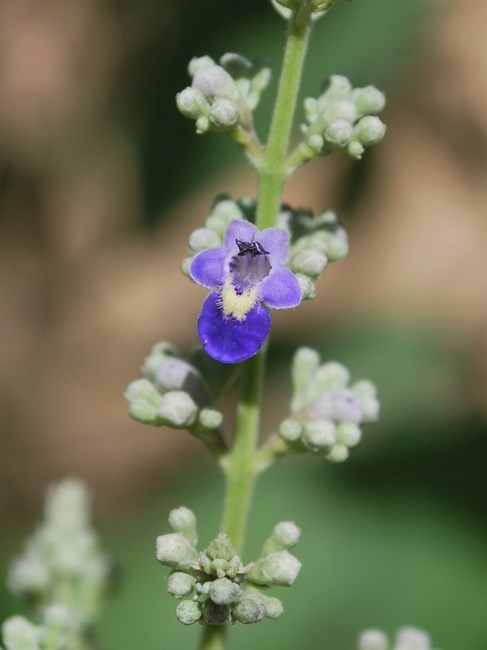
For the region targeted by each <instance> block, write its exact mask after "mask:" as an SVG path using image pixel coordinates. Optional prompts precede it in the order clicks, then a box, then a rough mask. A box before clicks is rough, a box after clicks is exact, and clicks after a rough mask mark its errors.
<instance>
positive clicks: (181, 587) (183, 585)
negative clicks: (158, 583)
mask: <svg viewBox="0 0 487 650" xmlns="http://www.w3.org/2000/svg"><path fill="white" fill-rule="evenodd" d="M195 583H196V579H195V578H193V576H190V575H189V574H188V573H182V572H181V571H175V572H174V573H171V575H170V576H169V578H168V580H167V590H168V592H169V593H170V594H171V596H174V598H186V597H187V596H189V595H190V594H191V592H192V591H193V589H194V586H195Z"/></svg>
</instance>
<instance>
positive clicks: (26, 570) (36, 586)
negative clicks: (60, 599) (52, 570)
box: [7, 555, 50, 598]
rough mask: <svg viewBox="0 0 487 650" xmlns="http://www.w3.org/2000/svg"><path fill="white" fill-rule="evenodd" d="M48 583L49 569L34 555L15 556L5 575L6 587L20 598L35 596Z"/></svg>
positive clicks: (43, 589) (42, 591)
mask: <svg viewBox="0 0 487 650" xmlns="http://www.w3.org/2000/svg"><path fill="white" fill-rule="evenodd" d="M49 583H50V576H49V569H48V567H47V566H46V564H45V563H44V562H43V561H42V560H41V559H40V558H39V557H37V556H35V555H25V556H22V557H18V558H16V559H15V560H14V561H13V562H12V564H11V566H10V568H9V572H8V575H7V587H8V589H9V590H10V591H11V592H12V593H13V594H15V595H16V596H19V597H21V598H35V597H38V596H40V595H41V594H43V593H44V592H45V591H46V590H47V588H48V586H49Z"/></svg>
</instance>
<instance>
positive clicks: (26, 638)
mask: <svg viewBox="0 0 487 650" xmlns="http://www.w3.org/2000/svg"><path fill="white" fill-rule="evenodd" d="M42 634H43V630H42V628H40V627H37V626H36V625H33V624H32V623H31V622H30V621H28V620H27V619H26V618H24V617H23V616H11V617H10V618H7V619H6V620H5V621H4V623H3V625H2V637H3V642H4V643H5V648H6V650H26V649H27V648H28V649H29V650H40V648H41V639H42Z"/></svg>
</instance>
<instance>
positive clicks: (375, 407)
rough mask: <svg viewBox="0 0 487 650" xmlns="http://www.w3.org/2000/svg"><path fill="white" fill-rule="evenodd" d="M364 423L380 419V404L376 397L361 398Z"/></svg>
mask: <svg viewBox="0 0 487 650" xmlns="http://www.w3.org/2000/svg"><path fill="white" fill-rule="evenodd" d="M359 400H360V407H361V409H362V422H376V421H377V420H378V419H379V412H380V404H379V400H378V399H377V398H376V397H361V398H359Z"/></svg>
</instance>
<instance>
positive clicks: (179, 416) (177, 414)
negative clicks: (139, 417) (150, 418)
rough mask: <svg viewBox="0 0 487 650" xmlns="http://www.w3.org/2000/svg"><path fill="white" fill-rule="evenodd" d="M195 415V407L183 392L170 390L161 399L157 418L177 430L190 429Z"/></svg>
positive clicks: (196, 410)
mask: <svg viewBox="0 0 487 650" xmlns="http://www.w3.org/2000/svg"><path fill="white" fill-rule="evenodd" d="M197 413H198V407H197V405H196V404H195V402H194V400H193V399H192V398H191V396H190V395H189V394H188V393H186V392H185V391H182V390H172V391H169V392H168V393H166V394H165V395H163V396H162V397H161V401H160V406H159V416H160V418H161V420H162V422H163V424H166V425H167V426H171V427H175V428H177V429H184V428H187V427H190V426H191V425H192V424H193V423H194V421H195V419H196V415H197Z"/></svg>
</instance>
